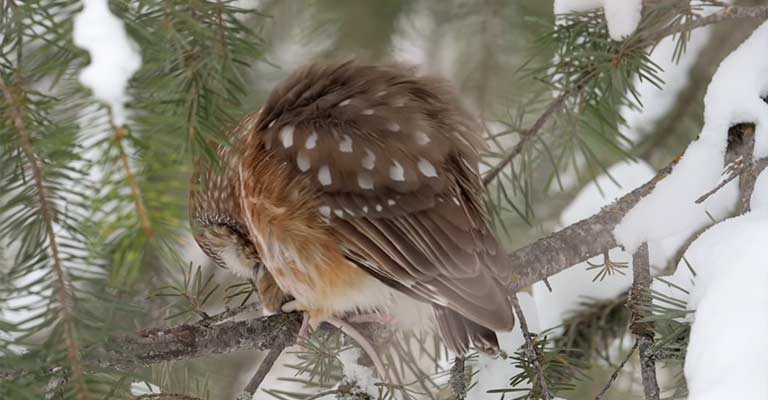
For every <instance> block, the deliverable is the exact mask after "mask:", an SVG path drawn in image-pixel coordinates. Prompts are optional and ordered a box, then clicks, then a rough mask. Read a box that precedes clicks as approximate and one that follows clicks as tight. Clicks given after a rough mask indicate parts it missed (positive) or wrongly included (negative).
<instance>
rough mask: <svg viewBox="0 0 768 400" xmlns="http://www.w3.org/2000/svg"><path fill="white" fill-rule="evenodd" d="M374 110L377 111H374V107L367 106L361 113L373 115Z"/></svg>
mask: <svg viewBox="0 0 768 400" xmlns="http://www.w3.org/2000/svg"><path fill="white" fill-rule="evenodd" d="M374 112H375V111H373V108H367V109H365V110H363V112H361V113H360V114H363V115H373V113H374Z"/></svg>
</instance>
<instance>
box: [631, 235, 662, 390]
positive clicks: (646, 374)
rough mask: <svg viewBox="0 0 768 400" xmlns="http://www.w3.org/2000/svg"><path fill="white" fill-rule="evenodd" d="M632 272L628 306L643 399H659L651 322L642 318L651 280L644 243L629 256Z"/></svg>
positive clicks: (645, 311) (646, 313)
mask: <svg viewBox="0 0 768 400" xmlns="http://www.w3.org/2000/svg"><path fill="white" fill-rule="evenodd" d="M632 271H633V275H634V280H633V281H632V290H631V294H630V298H629V301H628V303H629V307H630V309H631V310H632V325H631V330H632V333H633V334H634V335H635V336H636V337H637V343H638V348H639V349H640V373H641V375H642V378H643V392H644V393H645V399H646V400H659V384H658V382H657V381H656V359H655V358H656V356H655V354H654V352H653V342H654V339H653V336H654V335H653V323H651V322H647V321H643V318H645V317H647V316H648V311H649V308H650V304H651V299H650V294H649V289H650V287H651V282H652V278H651V266H650V261H649V255H648V244H647V243H643V245H642V246H640V248H639V249H637V251H636V252H635V254H634V255H632Z"/></svg>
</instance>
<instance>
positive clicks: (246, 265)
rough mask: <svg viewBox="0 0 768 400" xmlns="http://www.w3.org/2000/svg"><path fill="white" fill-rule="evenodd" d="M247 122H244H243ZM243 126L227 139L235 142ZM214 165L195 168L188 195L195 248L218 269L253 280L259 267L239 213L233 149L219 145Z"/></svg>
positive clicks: (237, 183) (202, 165)
mask: <svg viewBox="0 0 768 400" xmlns="http://www.w3.org/2000/svg"><path fill="white" fill-rule="evenodd" d="M246 120H247V119H246ZM246 128H247V125H245V126H243V125H241V126H240V127H238V128H237V129H236V130H235V132H234V133H233V135H231V137H233V138H238V137H239V136H240V134H242V133H243V132H244V131H245V130H247V129H246ZM217 155H218V162H212V161H209V160H200V161H199V162H198V163H197V164H196V165H195V172H194V174H193V176H192V182H191V191H190V195H189V220H190V225H191V228H192V235H193V236H194V238H195V241H197V244H198V245H199V246H200V248H201V249H202V250H203V252H204V253H205V254H206V255H208V257H210V258H211V259H212V260H213V261H214V262H215V263H216V265H218V266H219V267H222V268H226V269H229V270H230V271H232V272H233V273H235V274H237V275H238V276H241V277H244V278H253V277H255V276H256V272H257V271H258V269H259V268H260V266H261V259H260V257H259V254H258V251H257V250H256V246H255V245H254V244H253V242H252V241H251V239H250V236H249V234H248V229H247V227H246V225H245V221H243V219H242V216H241V215H242V214H241V212H240V179H239V176H238V171H237V164H236V162H237V156H238V154H237V153H236V151H235V150H233V147H231V146H226V145H219V147H218V151H217Z"/></svg>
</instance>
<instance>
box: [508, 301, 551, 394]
mask: <svg viewBox="0 0 768 400" xmlns="http://www.w3.org/2000/svg"><path fill="white" fill-rule="evenodd" d="M511 300H512V307H514V308H515V314H516V315H517V319H518V320H520V330H521V331H522V332H523V338H524V339H525V347H526V353H527V355H528V360H530V362H531V364H533V367H534V368H535V369H536V376H537V377H538V381H534V382H531V384H532V385H531V390H532V391H535V390H536V388H537V384H538V389H539V391H540V392H541V398H542V399H544V400H549V399H550V397H549V388H548V387H547V379H546V377H545V376H544V368H542V366H541V360H542V356H541V351H540V350H539V348H538V347H536V343H534V342H533V336H534V335H533V334H532V333H531V331H529V330H528V322H527V321H526V320H525V314H523V309H522V308H521V307H520V302H519V301H518V300H517V295H515V296H512V297H511Z"/></svg>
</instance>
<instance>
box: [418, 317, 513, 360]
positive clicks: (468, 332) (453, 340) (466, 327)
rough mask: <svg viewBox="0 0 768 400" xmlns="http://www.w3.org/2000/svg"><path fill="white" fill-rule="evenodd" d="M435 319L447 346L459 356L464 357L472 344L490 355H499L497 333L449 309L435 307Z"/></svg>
mask: <svg viewBox="0 0 768 400" xmlns="http://www.w3.org/2000/svg"><path fill="white" fill-rule="evenodd" d="M432 309H433V310H434V311H435V319H437V326H438V329H439V330H440V336H442V338H443V341H444V342H445V345H446V346H448V349H450V350H451V351H452V352H454V353H455V354H457V355H464V354H466V353H467V351H468V350H469V347H470V344H472V345H474V347H475V348H476V349H478V350H480V351H482V352H484V353H487V354H489V355H497V354H499V340H498V339H497V337H496V332H494V331H493V330H491V329H488V328H486V327H484V326H482V325H479V324H478V323H476V322H474V321H472V320H470V319H467V318H466V317H464V316H462V315H461V314H459V313H457V312H456V311H453V310H451V309H449V308H445V307H442V306H438V305H433V306H432Z"/></svg>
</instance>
